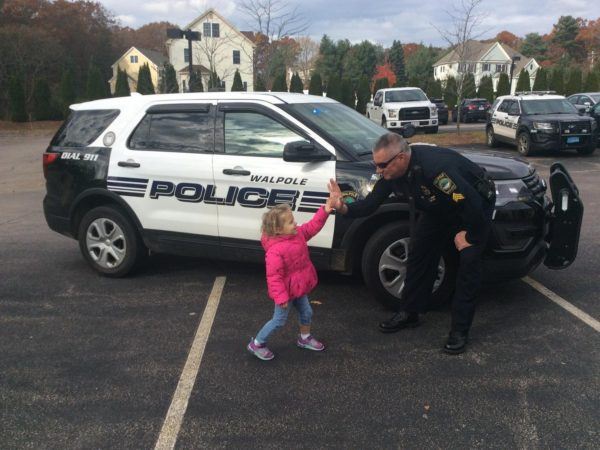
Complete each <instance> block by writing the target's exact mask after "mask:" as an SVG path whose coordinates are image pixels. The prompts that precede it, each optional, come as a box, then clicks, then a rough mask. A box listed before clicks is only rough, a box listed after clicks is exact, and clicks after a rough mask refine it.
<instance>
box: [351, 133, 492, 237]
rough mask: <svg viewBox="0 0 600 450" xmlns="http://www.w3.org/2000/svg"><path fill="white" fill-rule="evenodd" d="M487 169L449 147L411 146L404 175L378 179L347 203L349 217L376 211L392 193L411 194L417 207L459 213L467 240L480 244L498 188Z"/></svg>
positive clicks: (447, 213)
mask: <svg viewBox="0 0 600 450" xmlns="http://www.w3.org/2000/svg"><path fill="white" fill-rule="evenodd" d="M487 178H488V177H487V175H486V174H485V170H484V169H483V168H481V167H480V166H478V165H477V164H475V163H473V162H472V161H470V160H469V159H467V158H465V157H464V156H462V155H461V154H459V153H457V152H455V151H454V150H450V149H447V148H441V147H434V146H428V145H415V146H411V157H410V162H409V166H408V169H407V171H406V173H405V175H404V176H403V177H401V178H396V179H392V180H385V179H384V178H383V177H382V178H381V179H380V180H379V181H377V183H376V184H375V186H374V187H373V190H372V191H371V193H370V194H369V195H367V197H366V198H365V199H364V200H362V201H358V202H355V203H351V204H348V205H347V207H348V212H347V214H346V216H348V217H363V216H368V215H370V214H372V213H373V212H375V210H376V209H377V208H378V207H379V205H381V204H382V203H383V202H384V201H385V200H386V199H387V198H388V197H389V196H390V194H391V193H392V192H395V193H396V194H397V195H399V196H404V195H405V194H409V195H411V196H412V197H413V198H414V202H415V206H416V209H419V210H421V211H423V212H426V213H431V214H435V215H438V214H439V215H440V217H447V216H448V215H454V214H456V215H458V216H459V217H460V221H461V225H462V228H463V229H464V230H466V231H467V236H466V238H467V241H468V242H469V243H471V244H477V243H478V242H479V240H480V236H479V234H480V232H481V231H482V230H484V229H485V228H486V227H487V226H489V219H488V217H489V214H486V210H489V208H491V207H493V204H494V200H495V188H494V185H493V182H491V181H488V179H487Z"/></svg>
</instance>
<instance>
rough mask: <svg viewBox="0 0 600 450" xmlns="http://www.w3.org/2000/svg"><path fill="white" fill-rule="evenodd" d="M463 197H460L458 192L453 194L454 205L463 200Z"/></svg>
mask: <svg viewBox="0 0 600 450" xmlns="http://www.w3.org/2000/svg"><path fill="white" fill-rule="evenodd" d="M464 199H465V196H464V195H462V194H461V193H459V192H455V193H453V194H452V200H454V201H455V202H456V203H458V202H460V201H461V200H464Z"/></svg>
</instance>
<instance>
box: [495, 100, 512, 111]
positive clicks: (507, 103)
mask: <svg viewBox="0 0 600 450" xmlns="http://www.w3.org/2000/svg"><path fill="white" fill-rule="evenodd" d="M511 103H512V100H504V101H503V102H502V103H501V104H500V106H499V107H498V111H499V112H503V113H505V112H508V108H509V106H510V105H511Z"/></svg>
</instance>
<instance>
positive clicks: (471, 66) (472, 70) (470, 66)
mask: <svg viewBox="0 0 600 450" xmlns="http://www.w3.org/2000/svg"><path fill="white" fill-rule="evenodd" d="M474 68H475V64H467V72H470V73H474V72H475V70H474Z"/></svg>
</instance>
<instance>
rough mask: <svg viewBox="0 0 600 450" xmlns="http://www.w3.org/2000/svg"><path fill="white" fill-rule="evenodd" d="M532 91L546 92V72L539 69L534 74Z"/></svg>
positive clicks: (541, 68)
mask: <svg viewBox="0 0 600 450" xmlns="http://www.w3.org/2000/svg"><path fill="white" fill-rule="evenodd" d="M532 90H534V91H547V90H548V76H547V74H546V70H545V69H544V68H543V67H540V68H539V69H538V70H537V72H536V74H535V81H534V82H533V89H532Z"/></svg>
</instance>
